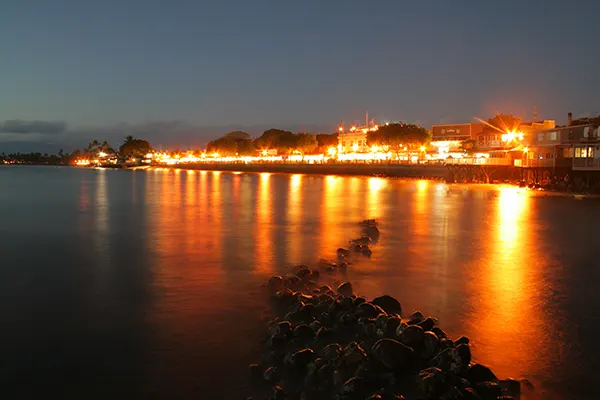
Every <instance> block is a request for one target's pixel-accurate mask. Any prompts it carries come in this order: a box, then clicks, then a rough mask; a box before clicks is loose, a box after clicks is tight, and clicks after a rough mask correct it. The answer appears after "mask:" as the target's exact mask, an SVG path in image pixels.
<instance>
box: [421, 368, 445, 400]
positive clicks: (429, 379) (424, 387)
mask: <svg viewBox="0 0 600 400" xmlns="http://www.w3.org/2000/svg"><path fill="white" fill-rule="evenodd" d="M417 382H418V384H419V389H420V391H421V393H422V394H423V395H424V397H425V398H435V397H436V396H437V395H438V394H439V393H440V392H441V391H442V388H443V387H444V384H445V383H446V376H445V375H444V373H443V372H442V371H441V370H440V369H438V368H427V369H424V370H423V371H421V372H420V373H419V377H418V380H417Z"/></svg>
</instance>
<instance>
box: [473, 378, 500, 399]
mask: <svg viewBox="0 0 600 400" xmlns="http://www.w3.org/2000/svg"><path fill="white" fill-rule="evenodd" d="M475 391H476V392H477V394H478V395H479V397H481V398H482V399H483V400H496V399H497V398H498V396H500V395H501V394H502V390H501V389H500V386H498V383H497V382H492V381H487V382H479V383H477V384H476V385H475Z"/></svg>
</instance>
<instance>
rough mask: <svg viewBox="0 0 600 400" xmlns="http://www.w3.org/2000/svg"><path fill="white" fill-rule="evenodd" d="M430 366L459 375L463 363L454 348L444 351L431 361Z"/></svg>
mask: <svg viewBox="0 0 600 400" xmlns="http://www.w3.org/2000/svg"><path fill="white" fill-rule="evenodd" d="M431 364H432V365H433V366H435V367H437V368H439V369H441V370H442V371H444V372H453V373H459V372H460V371H461V369H462V368H463V363H462V360H461V358H460V356H459V355H458V351H457V350H456V349H454V348H449V349H444V350H442V351H441V352H440V353H439V354H438V355H437V356H435V357H434V358H433V359H432V360H431Z"/></svg>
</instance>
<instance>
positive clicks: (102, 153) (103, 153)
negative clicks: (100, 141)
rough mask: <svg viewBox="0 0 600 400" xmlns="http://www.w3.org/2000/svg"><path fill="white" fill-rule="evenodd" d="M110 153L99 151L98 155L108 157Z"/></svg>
mask: <svg viewBox="0 0 600 400" xmlns="http://www.w3.org/2000/svg"><path fill="white" fill-rule="evenodd" d="M107 155H108V154H106V153H105V152H103V151H101V152H99V153H98V157H100V158H103V157H106V156H107Z"/></svg>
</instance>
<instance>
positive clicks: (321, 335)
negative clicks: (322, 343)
mask: <svg viewBox="0 0 600 400" xmlns="http://www.w3.org/2000/svg"><path fill="white" fill-rule="evenodd" d="M316 336H317V339H320V340H327V339H330V338H332V337H333V336H334V332H333V331H332V330H331V329H329V328H326V327H324V326H323V327H321V328H319V330H318V331H317V335H316Z"/></svg>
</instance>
